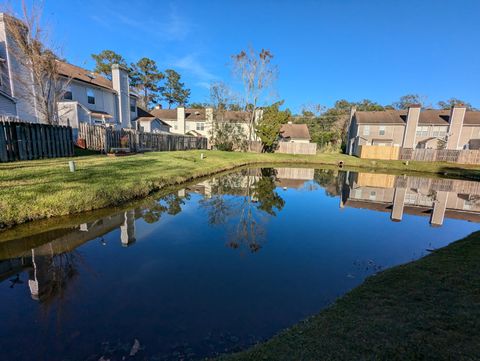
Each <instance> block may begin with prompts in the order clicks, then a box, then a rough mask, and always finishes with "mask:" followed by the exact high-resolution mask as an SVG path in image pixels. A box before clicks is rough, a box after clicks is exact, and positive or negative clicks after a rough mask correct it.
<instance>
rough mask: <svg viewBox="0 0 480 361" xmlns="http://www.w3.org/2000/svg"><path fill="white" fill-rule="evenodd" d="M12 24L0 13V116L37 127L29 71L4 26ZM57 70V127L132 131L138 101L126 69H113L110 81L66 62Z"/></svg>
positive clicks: (58, 63)
mask: <svg viewBox="0 0 480 361" xmlns="http://www.w3.org/2000/svg"><path fill="white" fill-rule="evenodd" d="M12 20H14V21H18V20H17V19H13V18H12V17H10V16H9V15H7V14H4V13H0V115H5V116H13V117H17V118H19V119H21V120H23V121H27V122H32V123H38V122H40V120H39V119H40V117H39V114H38V111H37V110H38V107H37V105H36V104H35V100H34V99H31V98H32V97H31V96H29V94H31V89H27V87H32V86H33V84H32V81H31V79H32V74H31V70H30V69H28V68H26V67H24V66H23V65H22V64H21V62H19V61H18V60H17V59H18V56H19V55H18V51H15V42H14V41H13V39H12V36H11V34H10V33H9V31H8V26H7V22H8V21H12ZM57 66H58V72H59V74H60V76H61V77H63V79H64V81H65V88H66V91H65V92H64V95H63V99H62V100H61V101H60V102H58V117H59V122H60V124H62V125H70V126H72V127H73V128H74V129H76V128H78V124H79V123H80V122H87V123H90V124H104V125H106V126H112V127H118V128H120V127H121V128H132V127H136V124H135V121H136V119H137V118H138V117H139V115H138V114H137V99H138V97H137V95H136V94H134V93H133V92H132V91H131V89H130V84H129V78H128V72H127V70H126V69H123V68H122V67H121V66H118V65H113V66H112V76H111V79H112V80H109V79H107V78H106V77H104V76H102V75H99V74H96V73H93V72H91V71H89V70H86V69H84V68H81V67H79V66H75V65H72V64H69V63H67V62H63V61H58V62H57ZM29 84H32V85H29ZM27 90H28V91H27Z"/></svg>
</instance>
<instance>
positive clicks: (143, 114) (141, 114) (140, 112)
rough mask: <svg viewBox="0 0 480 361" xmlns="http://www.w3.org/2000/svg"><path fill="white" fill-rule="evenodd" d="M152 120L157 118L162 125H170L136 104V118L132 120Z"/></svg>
mask: <svg viewBox="0 0 480 361" xmlns="http://www.w3.org/2000/svg"><path fill="white" fill-rule="evenodd" d="M154 120H158V121H159V122H160V123H162V124H163V125H166V126H167V127H170V125H168V124H167V123H165V122H164V121H163V120H162V119H160V118H158V117H157V116H154V115H153V114H151V112H147V111H146V110H145V109H143V108H141V107H139V106H137V118H135V119H134V120H133V121H135V122H153V121H154Z"/></svg>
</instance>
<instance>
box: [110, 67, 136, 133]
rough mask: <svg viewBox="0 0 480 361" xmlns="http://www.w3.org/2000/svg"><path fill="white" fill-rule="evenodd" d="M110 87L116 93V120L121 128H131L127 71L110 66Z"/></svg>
mask: <svg viewBox="0 0 480 361" xmlns="http://www.w3.org/2000/svg"><path fill="white" fill-rule="evenodd" d="M112 85H113V90H115V91H116V92H117V104H118V120H119V122H120V125H121V127H122V128H131V126H132V124H131V119H130V80H129V79H128V72H127V70H126V69H125V68H124V67H123V66H120V65H118V64H113V65H112Z"/></svg>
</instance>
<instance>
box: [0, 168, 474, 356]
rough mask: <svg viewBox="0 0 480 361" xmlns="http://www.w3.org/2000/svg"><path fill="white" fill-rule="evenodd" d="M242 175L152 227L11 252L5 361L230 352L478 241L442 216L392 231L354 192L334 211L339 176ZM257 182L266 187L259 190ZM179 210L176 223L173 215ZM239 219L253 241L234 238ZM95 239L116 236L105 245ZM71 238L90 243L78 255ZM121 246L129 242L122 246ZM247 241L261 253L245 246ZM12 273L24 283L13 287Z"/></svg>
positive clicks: (135, 216) (465, 225) (107, 223)
mask: <svg viewBox="0 0 480 361" xmlns="http://www.w3.org/2000/svg"><path fill="white" fill-rule="evenodd" d="M245 172H246V171H244V173H241V174H234V175H233V176H232V175H230V176H224V177H223V178H222V177H216V178H215V180H214V181H211V182H208V181H207V182H203V184H201V185H199V186H194V187H193V186H192V187H190V190H189V197H188V198H181V197H171V198H170V199H169V202H170V204H169V205H168V206H167V205H166V203H165V201H161V202H160V203H161V204H163V205H166V206H165V207H164V208H162V211H160V212H159V213H160V215H159V219H158V221H155V219H156V218H152V217H151V215H150V218H148V217H146V216H145V214H146V213H145V212H146V211H148V210H145V209H144V210H142V209H136V210H135V211H133V210H132V211H130V212H128V217H127V213H125V214H123V213H118V214H113V215H112V216H110V217H107V218H104V219H103V220H101V221H99V222H97V224H96V225H92V223H88V224H87V225H89V227H88V228H89V230H88V233H85V232H83V233H82V232H80V231H78V230H77V231H73V232H71V233H69V234H67V235H66V236H63V237H64V238H62V242H60V241H53V242H52V243H46V244H44V245H41V244H38V239H36V238H35V236H33V237H30V238H28V237H26V238H24V239H23V240H21V242H20V241H15V242H12V243H11V244H10V245H9V247H10V246H11V245H12V244H14V243H16V244H15V247H16V248H15V249H18V250H19V251H18V252H19V254H18V256H20V255H23V257H16V258H11V259H5V257H4V258H3V260H2V261H1V262H0V272H1V273H0V274H1V275H2V276H1V277H2V278H1V280H3V281H2V282H1V283H0V297H1V300H2V302H1V308H0V340H1V341H0V347H1V349H2V352H3V355H4V356H3V357H6V358H5V359H25V360H29V359H32V357H33V358H34V359H37V360H42V359H50V356H51V355H58V359H62V358H71V359H87V358H88V357H89V356H92V355H93V356H92V357H94V358H93V359H95V360H97V359H99V358H100V357H101V356H102V355H106V356H108V357H109V358H111V359H112V360H115V359H121V358H122V357H123V356H125V355H127V356H128V354H129V352H130V348H131V346H132V344H133V341H134V340H135V339H138V340H139V341H140V344H141V345H143V346H145V347H146V348H145V349H143V348H142V349H141V350H140V351H139V354H138V357H140V358H141V357H143V356H146V357H153V356H155V357H157V359H160V360H161V359H178V358H181V357H185V358H187V359H188V358H201V357H205V356H208V355H214V354H215V353H217V352H224V351H225V350H227V351H235V350H238V349H241V348H245V347H247V346H248V345H250V344H252V343H254V342H256V341H258V340H261V339H265V338H267V337H270V336H271V335H273V334H274V333H276V332H278V331H279V330H280V329H283V328H285V327H288V326H290V325H292V324H293V323H295V322H297V321H299V320H301V319H303V318H305V317H307V316H309V315H312V314H314V313H316V312H318V311H319V310H321V309H322V308H324V307H325V306H326V305H328V304H330V303H331V302H332V301H334V300H335V299H336V298H337V297H339V296H341V295H342V294H344V293H345V292H346V291H348V290H349V289H351V288H352V287H355V286H357V285H358V284H360V283H361V282H362V281H363V279H364V278H365V277H366V276H368V275H371V274H373V273H375V272H378V271H381V270H382V269H384V268H386V267H391V266H393V265H396V264H400V263H404V262H408V261H410V260H413V259H416V258H418V257H421V256H423V255H425V254H427V253H428V251H427V250H428V249H435V248H439V247H443V246H445V245H447V244H448V243H449V242H451V241H454V240H457V239H460V238H461V237H463V236H466V235H467V234H469V233H471V232H473V231H475V230H477V229H478V225H477V224H476V223H471V222H467V221H464V220H461V219H448V218H445V220H444V223H443V225H442V226H441V227H432V226H430V224H429V216H428V214H427V216H418V215H411V214H410V213H411V212H407V211H405V212H404V213H403V220H402V221H401V222H392V221H391V220H390V213H389V211H388V207H387V206H388V204H387V205H386V206H385V207H387V211H378V210H373V209H369V207H370V205H372V206H375V207H377V208H378V206H379V204H380V205H381V203H382V202H381V200H378V199H377V200H375V201H376V202H377V203H375V204H373V203H369V204H363V203H362V207H363V208H355V207H353V206H350V205H352V204H354V203H352V202H354V201H355V200H354V199H352V197H355V196H356V194H358V196H359V197H360V196H361V194H360V192H351V193H350V195H348V194H347V196H345V195H344V197H343V201H344V202H345V207H344V208H340V197H339V192H340V188H341V189H343V191H345V190H346V189H347V188H348V187H353V183H350V185H347V184H346V183H345V179H346V178H345V177H344V174H343V173H340V177H339V176H338V172H332V171H329V172H323V173H321V174H320V173H319V171H317V172H316V173H315V180H309V181H306V182H304V181H301V180H300V181H298V180H295V179H293V180H292V179H287V180H288V181H283V182H281V181H279V180H278V179H277V180H275V179H274V178H273V177H272V175H271V174H269V173H268V172H264V178H261V174H260V173H259V172H258V171H252V170H251V171H249V172H250V173H248V174H249V181H248V182H247V181H244V178H245V177H246V174H245ZM301 173H302V174H303V175H304V173H305V172H301ZM284 174H289V173H288V172H286V171H284ZM342 174H343V175H342ZM291 175H292V174H290V176H291ZM229 177H230V178H229ZM312 177H313V172H312ZM342 177H343V178H342ZM354 178H355V177H354ZM259 179H263V180H264V182H262V183H261V184H262V185H261V189H256V187H257V186H258V184H259V183H257V182H258V181H259ZM352 179H353V178H352ZM355 179H356V182H357V183H354V184H356V185H357V186H358V183H359V179H360V177H357V178H355ZM265 180H266V181H265ZM304 180H305V179H304ZM375 181H377V183H378V180H375V178H374V179H373V180H372V179H370V180H369V182H374V183H375ZM318 182H319V183H320V184H321V185H322V187H320V186H319V185H318ZM248 184H250V188H249V189H246V188H248V187H247V185H248ZM212 185H213V187H212ZM288 185H290V186H291V187H288ZM371 185H372V184H370V188H371ZM284 186H286V187H287V189H284ZM367 186H368V184H367ZM242 187H243V188H242ZM325 188H326V189H328V191H329V193H330V195H327V194H326V191H325ZM370 188H368V191H369V192H371V189H370ZM180 194H181V193H180ZM332 194H336V196H332ZM376 194H378V195H380V194H382V190H381V189H379V190H378V191H376ZM278 196H280V197H278ZM367 197H368V194H367ZM464 198H465V197H464ZM182 202H183V203H184V204H182ZM349 202H350V203H349ZM178 205H180V207H181V211H180V212H179V213H177V214H175V215H171V214H168V211H167V209H169V210H172V209H177V210H179V209H178V208H177V206H178ZM169 207H170V208H169ZM219 207H225V208H219ZM229 208H230V209H229ZM215 209H217V210H218V209H220V210H221V211H222V212H220V213H221V214H222V215H223V216H225V217H223V218H222V217H220V218H221V221H220V222H219V224H215V225H212V224H209V222H208V221H209V219H217V220H218V219H219V218H215V217H211V216H212V212H213V211H214V210H215ZM241 210H243V213H242V212H241ZM384 210H385V209H384ZM249 212H250V213H249ZM269 212H271V213H275V214H276V216H272V215H269V214H268V213H269ZM172 213H175V212H172ZM246 214H250V217H246V216H245V215H246ZM157 215H158V214H157ZM126 217H127V218H128V219H127V218H126ZM142 217H143V218H142ZM146 219H149V220H150V222H151V223H148V222H147V221H146ZM152 219H153V220H152ZM241 220H244V221H245V222H246V224H247V225H248V226H249V227H250V226H252V224H253V226H252V227H253V228H252V229H255V232H258V234H254V235H253V238H248V237H252V235H251V234H250V233H248V232H247V233H245V235H246V237H247V238H248V239H247V240H246V239H245V237H243V238H242V237H238V234H237V233H236V232H237V231H238V229H239V224H240V223H241V222H240V221H241ZM80 223H83V222H80ZM126 225H128V226H126ZM102 227H105V229H107V228H108V227H110V228H108V229H109V230H108V231H106V233H105V234H102V232H101V229H102ZM95 231H98V232H97V233H95V234H94V232H95ZM67 233H68V232H67ZM79 235H83V236H84V237H86V239H85V241H86V240H88V239H89V238H88V235H92V239H93V240H92V241H91V242H80V243H79V244H78V245H77V244H75V242H76V240H78V237H79ZM122 237H123V238H122ZM232 237H237V238H235V241H236V243H235V244H236V245H237V246H238V247H237V248H232ZM37 238H38V237H37ZM28 239H33V240H34V241H35V242H37V244H38V247H37V248H35V250H34V254H35V257H34V259H32V256H31V255H32V251H31V250H30V249H29V248H27V249H24V250H22V247H21V244H23V243H25V244H27V243H26V241H25V240H28ZM54 239H55V238H54ZM101 239H102V240H103V244H102V242H100V240H101ZM121 239H124V240H130V239H131V240H132V243H131V244H129V246H128V247H122V245H121V241H120V240H121ZM133 239H135V240H136V241H135V242H133ZM252 239H253V240H254V241H255V242H258V247H253V248H252V247H250V246H251V245H250V244H249V242H251V241H252ZM22 242H23V243H22ZM68 242H72V244H75V245H76V246H78V248H76V250H75V251H74V252H73V253H71V254H70V255H73V256H74V257H73V258H72V260H70V261H68V260H67V262H72V265H68V264H67V265H66V266H72V267H64V268H61V267H59V260H60V258H59V256H58V253H61V252H62V251H61V250H62V247H64V248H63V249H65V245H66V244H68ZM20 243H21V244H20ZM55 250H56V251H55ZM252 250H255V252H252ZM0 251H1V248H0ZM0 254H1V252H0ZM10 254H11V253H10ZM52 255H53V256H52ZM33 261H35V266H36V268H35V267H34V265H33ZM64 261H65V260H64ZM19 262H20V263H19ZM21 262H23V265H22V264H21ZM42 267H43V268H42ZM72 268H73V269H74V270H75V276H72V275H71V274H70V273H69V272H70V270H71V269H72ZM22 270H23V271H22ZM17 273H18V274H19V280H20V282H23V283H18V282H17V281H15V282H16V283H12V282H11V280H15V275H16V274H17ZM29 280H30V282H32V280H33V281H35V282H37V283H36V284H37V285H38V287H39V290H40V294H41V297H40V301H34V300H32V298H31V295H30V288H29ZM12 284H14V286H13V288H11V285H12ZM53 286H54V287H53ZM60 286H61V290H62V292H60V291H59V287H60ZM47 287H48V289H49V290H51V293H50V296H49V298H48V299H45V297H46V296H44V294H42V293H41V292H42V290H44V289H46V288H47ZM52 287H53V288H52ZM55 287H57V288H55ZM42 295H43V296H42ZM42 297H43V298H42ZM47 301H48V302H47Z"/></svg>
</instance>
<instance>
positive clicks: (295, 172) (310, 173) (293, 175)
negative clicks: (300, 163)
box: [276, 168, 315, 189]
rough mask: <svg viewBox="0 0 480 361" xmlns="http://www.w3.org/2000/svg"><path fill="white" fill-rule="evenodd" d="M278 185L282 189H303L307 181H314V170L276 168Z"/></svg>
mask: <svg viewBox="0 0 480 361" xmlns="http://www.w3.org/2000/svg"><path fill="white" fill-rule="evenodd" d="M276 171H277V182H276V183H277V185H278V186H279V187H282V188H296V189H298V188H302V187H303V186H304V184H305V182H307V181H311V180H313V177H314V175H315V169H313V168H276Z"/></svg>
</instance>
